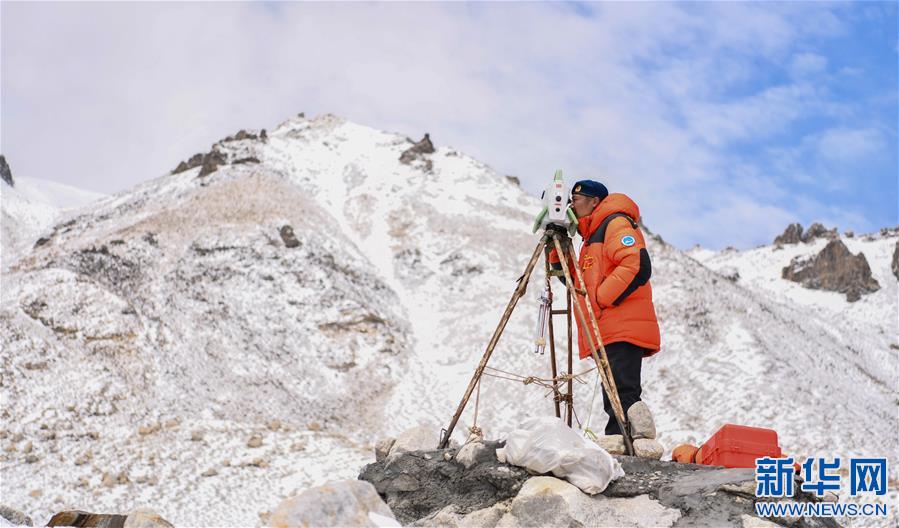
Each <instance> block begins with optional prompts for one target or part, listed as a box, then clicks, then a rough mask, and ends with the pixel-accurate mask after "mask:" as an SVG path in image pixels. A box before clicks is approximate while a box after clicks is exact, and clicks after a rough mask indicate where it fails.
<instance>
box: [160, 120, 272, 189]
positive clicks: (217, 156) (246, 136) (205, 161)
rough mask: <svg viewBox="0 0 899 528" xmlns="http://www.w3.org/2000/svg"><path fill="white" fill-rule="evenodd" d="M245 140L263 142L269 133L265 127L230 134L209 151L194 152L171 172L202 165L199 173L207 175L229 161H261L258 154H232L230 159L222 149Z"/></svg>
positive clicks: (239, 162) (236, 163) (175, 172)
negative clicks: (225, 145) (257, 130)
mask: <svg viewBox="0 0 899 528" xmlns="http://www.w3.org/2000/svg"><path fill="white" fill-rule="evenodd" d="M243 140H259V141H262V142H263V143H265V142H267V141H268V133H267V132H266V131H265V129H264V128H263V129H262V131H261V132H259V134H256V133H254V132H248V131H246V130H239V131H238V132H237V134H234V135H233V136H228V137H226V138H225V139H222V140H221V141H219V142H217V143H215V144H214V145H212V149H210V150H209V152H206V153H203V152H200V153H198V154H194V155H193V156H191V157H190V159H188V160H187V161H182V162H181V163H179V164H178V166H177V167H175V169H174V170H172V172H171V174H178V173H179V172H184V171H186V170H190V169H193V168H195V167H201V169H200V173H199V174H198V175H197V176H198V177H200V176H206V175H207V174H212V173H213V172H215V171H216V170H218V168H219V167H220V166H222V165H227V164H228V163H232V164H235V165H238V164H241V163H260V161H259V159H258V158H257V157H256V156H243V157H240V158H237V156H234V155H232V158H237V159H231V160H230V161H229V157H228V154H226V153H225V152H223V151H222V149H221V146H222V145H224V144H225V143H230V142H234V141H243Z"/></svg>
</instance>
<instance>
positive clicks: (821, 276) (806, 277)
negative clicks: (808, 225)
mask: <svg viewBox="0 0 899 528" xmlns="http://www.w3.org/2000/svg"><path fill="white" fill-rule="evenodd" d="M781 276H782V277H783V278H784V279H787V280H791V281H793V282H798V283H800V284H802V285H803V286H805V287H806V288H810V289H813V290H828V291H835V292H839V293H845V294H846V299H847V300H848V301H849V302H855V301H857V300H859V299H860V298H861V296H862V294H864V293H872V292H875V291H877V290H879V289H880V284H878V283H877V281H876V280H875V279H874V277H873V276H872V275H871V268H870V266H868V260H867V259H866V258H865V255H864V253H859V254H858V255H853V254H852V253H850V252H849V248H847V247H846V244H844V243H843V241H842V240H839V239H838V240H831V241H830V242H829V243H828V244H827V245H826V246H825V247H824V249H822V250H821V252H820V253H818V254H817V255H816V256H815V257H813V258H803V257H795V258H793V260H792V261H791V262H790V264H789V265H788V266H786V267H785V268H783V270H782V272H781Z"/></svg>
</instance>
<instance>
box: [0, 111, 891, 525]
mask: <svg viewBox="0 0 899 528" xmlns="http://www.w3.org/2000/svg"><path fill="white" fill-rule="evenodd" d="M251 135H253V134H245V135H244V136H242V137H240V138H238V137H236V136H235V137H234V138H233V139H229V140H227V141H221V142H218V143H217V147H216V150H217V151H218V152H220V153H221V154H222V157H223V159H225V160H226V162H225V163H221V164H215V167H212V166H211V165H210V166H209V167H207V171H206V173H205V174H204V175H203V176H200V172H201V171H203V166H204V164H196V165H194V166H191V167H188V168H185V170H182V171H180V172H177V173H175V174H168V175H165V176H162V177H160V178H157V179H155V180H151V181H148V182H145V183H143V184H141V185H139V186H137V187H135V188H133V189H131V190H129V191H127V192H123V193H120V194H118V195H115V196H110V197H106V198H103V199H101V200H99V201H96V202H94V203H92V204H89V205H86V206H84V207H81V208H77V209H71V210H66V211H64V212H63V213H60V212H59V211H58V210H57V209H54V207H52V206H47V207H44V208H42V207H43V206H39V205H35V204H36V202H33V201H30V200H28V199H27V198H26V197H25V196H23V195H22V194H21V193H19V191H18V187H19V185H20V181H21V180H20V179H19V178H17V180H16V186H17V187H16V188H12V187H9V186H7V185H6V184H0V187H2V189H0V191H2V200H3V215H4V217H3V237H4V238H3V270H2V283H3V295H2V299H0V358H2V366H0V380H2V387H3V388H2V392H0V403H2V405H0V409H2V410H0V416H2V418H3V429H2V431H0V446H2V448H3V451H2V452H0V473H2V477H3V482H4V502H5V503H7V504H9V505H10V506H12V507H26V506H27V507H28V509H29V511H28V512H27V513H28V514H29V515H31V516H32V517H34V518H37V519H42V520H46V519H48V518H49V516H50V515H51V514H52V513H53V512H57V511H61V510H62V509H64V506H65V505H73V506H75V507H80V508H89V509H96V510H100V509H102V510H104V511H130V510H132V509H133V507H134V506H135V505H139V504H149V505H152V506H153V507H154V508H157V509H158V511H160V512H161V513H162V514H163V515H165V517H166V518H167V519H169V520H171V522H172V523H174V524H175V525H211V524H216V525H225V524H228V525H232V524H240V525H253V524H256V523H258V522H260V514H263V513H264V512H263V510H264V508H266V507H270V505H272V504H273V501H275V503H276V502H277V500H279V499H282V498H285V497H288V496H291V495H295V494H296V493H297V492H298V491H299V490H301V489H304V488H308V487H309V486H315V485H320V484H323V483H325V482H327V481H330V480H335V479H343V478H354V477H355V475H356V472H357V471H358V468H359V467H360V466H361V465H362V464H363V463H365V461H367V460H368V459H369V458H370V457H371V454H372V450H373V448H374V444H375V442H376V441H377V439H378V438H382V437H384V436H385V433H386V432H388V431H402V430H405V429H407V428H409V427H412V426H415V425H417V424H419V423H429V424H434V423H439V424H440V425H434V426H433V428H434V430H433V431H432V432H433V441H434V442H435V445H436V441H437V440H438V439H439V435H440V431H439V427H440V426H443V425H444V424H446V423H448V422H449V419H450V417H451V416H452V413H453V411H454V410H455V408H456V406H457V405H458V403H459V400H460V399H461V396H462V394H463V392H464V390H465V388H466V387H467V385H468V383H469V381H470V379H471V376H472V373H473V372H474V369H475V367H476V366H477V364H478V362H479V361H480V359H481V357H482V355H483V353H484V349H485V346H486V344H487V342H488V340H489V338H490V336H491V334H492V333H493V330H494V328H495V326H496V324H497V322H498V321H499V318H500V315H501V314H502V311H503V309H504V307H505V306H506V303H507V302H508V300H509V298H510V296H511V294H512V291H513V290H514V288H515V286H516V279H517V278H518V277H519V276H520V275H521V272H522V270H523V268H524V265H525V263H526V261H527V258H528V257H529V255H530V254H531V253H532V252H533V250H534V246H535V245H536V243H537V240H538V237H537V236H536V235H532V234H531V233H530V225H531V221H532V219H533V215H534V214H535V213H536V212H537V211H538V210H539V203H538V201H537V199H536V198H534V197H531V196H528V195H526V194H525V193H524V192H523V191H522V190H521V189H520V188H519V187H518V186H517V185H516V184H515V183H514V182H512V181H510V180H509V179H507V178H505V177H502V176H500V175H497V174H496V173H495V172H494V171H493V170H492V169H490V168H489V167H488V166H486V165H484V164H483V163H480V162H478V161H476V160H474V159H472V158H470V157H468V156H466V155H464V154H462V153H460V152H458V151H456V150H454V149H452V148H450V147H446V146H441V145H440V144H439V138H435V140H433V141H434V142H433V143H431V148H433V152H420V153H417V154H416V159H415V160H412V162H411V163H409V164H406V163H403V162H402V161H401V160H400V158H401V156H402V154H403V152H405V151H407V150H408V149H410V147H412V146H413V145H414V143H412V142H411V141H410V140H408V139H407V138H406V137H404V136H402V135H398V134H392V133H387V132H382V131H378V130H373V129H371V128H367V127H364V126H361V125H357V124H354V123H351V122H348V121H345V120H343V119H340V118H338V117H336V116H332V115H324V116H320V117H316V118H313V119H307V118H305V117H302V116H298V117H296V118H292V119H289V120H287V121H285V122H283V123H281V124H279V125H277V126H276V127H274V128H273V129H272V130H271V131H270V132H268V133H267V134H266V136H265V137H264V138H263V137H262V134H261V133H260V134H258V135H256V136H257V137H250V136H251ZM428 141H429V142H431V141H432V140H431V139H430V138H428ZM428 150H430V149H428ZM241 160H244V161H243V162H239V161H241ZM247 160H250V161H247ZM252 160H258V163H257V162H255V161H252ZM425 162H427V163H425ZM187 165H190V163H187ZM549 177H550V175H547V178H549ZM625 191H626V190H625ZM8 218H13V220H12V221H7V220H8ZM32 220H34V221H32ZM31 225H39V226H41V227H40V228H39V229H30V228H26V227H25V226H31ZM288 228H289V229H288ZM897 238H899V233H896V232H889V233H887V234H881V235H877V236H856V237H855V238H852V239H843V241H844V243H846V245H847V246H848V247H849V249H850V250H851V251H852V252H853V253H858V252H860V251H862V252H864V253H865V255H866V258H867V259H868V261H869V263H870V264H871V272H872V274H873V276H874V278H875V279H876V280H877V281H878V282H879V283H880V284H881V285H882V288H881V289H880V290H878V291H877V292H875V293H872V294H870V295H865V296H864V297H863V298H862V299H861V300H859V301H858V302H856V303H852V304H850V303H847V302H846V301H845V300H844V299H843V298H842V297H841V296H840V295H839V294H836V293H832V292H822V291H813V290H807V289H804V288H802V287H801V286H800V285H798V284H795V283H792V282H789V281H785V280H783V279H782V278H780V270H781V269H782V268H783V267H784V266H786V265H787V264H788V263H789V261H790V259H791V258H792V257H794V256H797V255H800V254H812V253H814V252H817V251H820V250H821V249H822V248H823V246H824V244H826V242H827V241H826V240H825V239H815V240H812V241H811V242H809V243H805V244H796V245H788V246H784V248H783V249H781V250H775V249H773V248H771V247H766V248H759V249H757V250H750V251H736V250H733V251H728V252H720V253H719V252H706V253H705V254H703V255H702V256H700V255H698V254H695V253H691V255H690V256H688V255H687V254H685V253H684V252H681V251H679V250H677V249H676V248H673V247H671V246H669V245H667V244H665V243H664V242H663V241H662V240H661V239H660V238H658V237H650V240H649V250H650V254H651V256H652V259H653V279H652V280H653V288H654V295H655V299H656V307H657V311H658V314H659V318H660V321H661V325H662V339H663V350H662V351H661V352H660V353H659V354H657V355H655V356H653V357H652V358H650V359H648V360H647V361H646V362H645V364H644V380H645V381H644V392H643V399H644V400H645V401H646V403H647V405H648V406H649V408H651V409H652V412H653V414H654V417H655V422H656V427H657V432H658V439H659V441H660V442H661V444H662V445H666V446H674V445H677V444H680V443H692V444H697V445H698V444H700V443H702V442H703V441H704V440H705V439H706V438H707V437H708V436H709V435H711V434H712V433H713V432H714V431H715V430H717V429H718V427H720V425H721V424H722V423H726V422H732V423H741V424H745V425H758V426H764V427H771V428H774V429H776V430H777V431H778V433H779V435H780V438H781V443H782V446H783V448H784V450H785V451H786V452H788V453H790V454H795V455H820V454H822V453H827V454H829V455H833V456H851V455H856V454H871V453H874V454H878V453H883V454H887V455H888V456H890V457H891V464H890V467H891V468H896V467H899V466H897V464H895V463H892V462H895V457H896V444H895V434H894V433H895V416H896V410H897V404H896V393H897V390H896V380H897V379H899V376H897V372H896V355H895V351H894V350H892V349H890V345H893V344H895V339H896V333H895V320H896V309H895V306H896V298H897V287H896V282H897V281H896V280H895V278H894V277H893V275H892V272H891V270H890V257H891V256H892V253H893V251H894V247H895V243H896V240H897ZM11 240H12V242H10V241H11ZM691 256H692V258H691ZM699 259H701V260H702V262H700V261H699ZM724 266H732V267H733V268H734V269H736V270H737V272H738V273H737V274H736V275H734V274H729V275H728V276H731V277H734V278H733V279H731V280H728V279H726V278H724V277H722V275H720V274H719V273H717V272H716V271H715V270H718V269H720V268H722V267H724ZM532 280H533V281H534V282H532V285H531V287H530V288H528V291H527V294H526V295H525V297H524V298H522V299H521V300H520V301H519V304H518V309H517V310H516V311H515V313H513V316H512V318H511V319H510V321H509V323H508V325H507V327H506V330H505V332H504V334H503V337H502V339H501V340H500V342H499V345H498V347H497V349H496V351H495V352H494V354H493V356H492V358H491V363H490V365H491V366H495V367H496V368H500V369H502V370H505V371H508V372H514V373H521V374H525V375H538V376H541V377H549V375H550V374H549V373H550V365H549V357H548V355H546V356H541V355H535V354H533V352H532V349H533V347H532V339H533V335H532V334H533V324H534V318H535V316H536V310H537V306H538V303H537V299H538V296H539V294H540V290H541V289H542V273H540V272H538V273H536V274H535V277H534V279H532ZM732 280H733V281H735V282H732ZM538 283H540V284H539V285H538ZM554 288H555V292H556V298H557V299H564V294H563V290H562V288H561V287H560V285H559V284H555V285H554ZM557 307H558V306H557ZM558 334H560V338H561V337H563V336H564V332H561V331H560V332H558ZM558 344H559V347H558V349H559V350H564V346H563V344H562V339H560V341H559V343H558ZM589 367H590V365H589V364H587V363H583V364H576V366H575V372H580V371H581V370H586V369H587V368H589ZM589 381H591V383H586V384H581V383H576V384H575V394H574V401H575V405H576V409H577V414H578V416H579V419H580V420H582V421H586V420H587V419H588V417H590V416H593V417H594V419H593V422H596V421H597V420H604V419H605V417H604V414H603V411H602V401H601V398H596V400H594V406H593V408H592V409H589V408H588V405H587V403H588V402H589V401H590V396H591V394H592V390H593V383H592V381H593V378H590V379H589ZM846 394H851V395H856V394H863V395H864V397H849V398H844V397H842V395H846ZM837 395H840V396H837ZM838 397H839V403H838V404H837V403H836V400H835V398H838ZM473 399H474V398H473ZM473 406H474V402H470V404H469V407H468V409H467V411H466V412H465V413H464V414H463V415H462V417H461V419H460V421H459V424H458V425H457V427H456V430H455V433H454V436H455V438H454V439H460V440H464V439H465V438H467V436H468V434H467V433H468V428H469V427H471V426H472V425H474V420H473ZM552 408H553V404H552V400H551V398H547V394H546V392H545V391H543V390H541V389H539V388H536V387H535V386H534V385H530V386H527V385H524V384H522V383H516V382H512V381H509V380H505V379H501V378H498V377H494V376H485V377H484V378H483V380H482V382H481V386H480V405H479V412H478V422H477V425H478V426H479V427H480V428H481V429H483V430H484V432H485V435H486V437H488V438H499V437H501V436H502V435H503V432H504V431H508V430H511V429H512V428H513V426H514V425H515V424H518V423H521V422H522V421H524V420H525V419H526V418H528V417H532V416H535V415H540V414H544V413H546V414H549V413H551V412H552ZM859 416H864V417H866V418H865V419H864V420H861V421H860V420H859V419H858V417H859ZM273 421H278V422H279V423H280V426H279V427H278V428H275V429H274V430H273V429H271V428H270V427H269V426H268V425H269V424H270V423H272V422H273ZM835 432H836V433H835ZM254 435H260V436H261V438H262V442H261V444H259V447H255V448H250V447H248V446H247V442H248V439H250V438H252V437H253V436H254ZM29 442H30V443H31V444H32V446H33V447H32V450H31V452H29V453H25V452H24V446H25V445H26V444H27V443H29ZM254 444H255V442H254ZM390 458H391V457H386V458H385V459H384V460H385V461H389V460H390ZM29 461H30V462H29ZM104 473H106V477H108V478H104ZM120 477H121V478H120Z"/></svg>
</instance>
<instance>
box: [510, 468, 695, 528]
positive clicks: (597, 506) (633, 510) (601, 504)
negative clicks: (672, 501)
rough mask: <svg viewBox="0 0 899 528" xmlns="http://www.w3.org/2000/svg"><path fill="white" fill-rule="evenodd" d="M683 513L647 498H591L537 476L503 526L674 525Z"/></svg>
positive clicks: (548, 478) (561, 482)
mask: <svg viewBox="0 0 899 528" xmlns="http://www.w3.org/2000/svg"><path fill="white" fill-rule="evenodd" d="M680 517H681V513H680V511H678V510H676V509H671V508H666V507H665V506H663V505H661V504H659V502H658V501H657V500H654V499H651V498H650V497H649V496H647V495H640V496H637V497H630V498H608V497H603V496H602V495H597V496H595V497H591V496H589V495H585V494H584V493H581V491H580V490H579V489H578V488H577V487H575V486H573V485H571V484H569V483H567V482H565V481H563V480H559V479H557V478H554V477H534V478H532V479H530V480H528V481H527V482H525V484H524V486H523V487H522V488H521V491H520V492H519V493H518V495H517V496H516V497H515V499H514V500H512V507H511V509H510V511H509V513H508V514H506V516H504V517H503V518H502V519H501V520H500V522H499V526H502V527H515V526H621V527H624V526H634V527H639V526H656V527H666V526H672V525H673V524H674V523H675V522H677V520H678V519H679V518H680Z"/></svg>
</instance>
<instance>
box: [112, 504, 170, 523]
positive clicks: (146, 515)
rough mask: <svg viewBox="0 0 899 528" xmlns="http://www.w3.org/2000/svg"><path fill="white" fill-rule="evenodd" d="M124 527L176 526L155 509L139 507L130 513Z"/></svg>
mask: <svg viewBox="0 0 899 528" xmlns="http://www.w3.org/2000/svg"><path fill="white" fill-rule="evenodd" d="M122 528H174V526H173V525H172V523H170V522H168V521H167V520H165V519H163V518H162V517H161V516H160V515H159V514H158V513H156V512H154V511H153V510H151V509H149V508H138V509H136V510H134V511H132V512H131V513H129V514H128V517H126V518H125V525H124V526H122Z"/></svg>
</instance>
